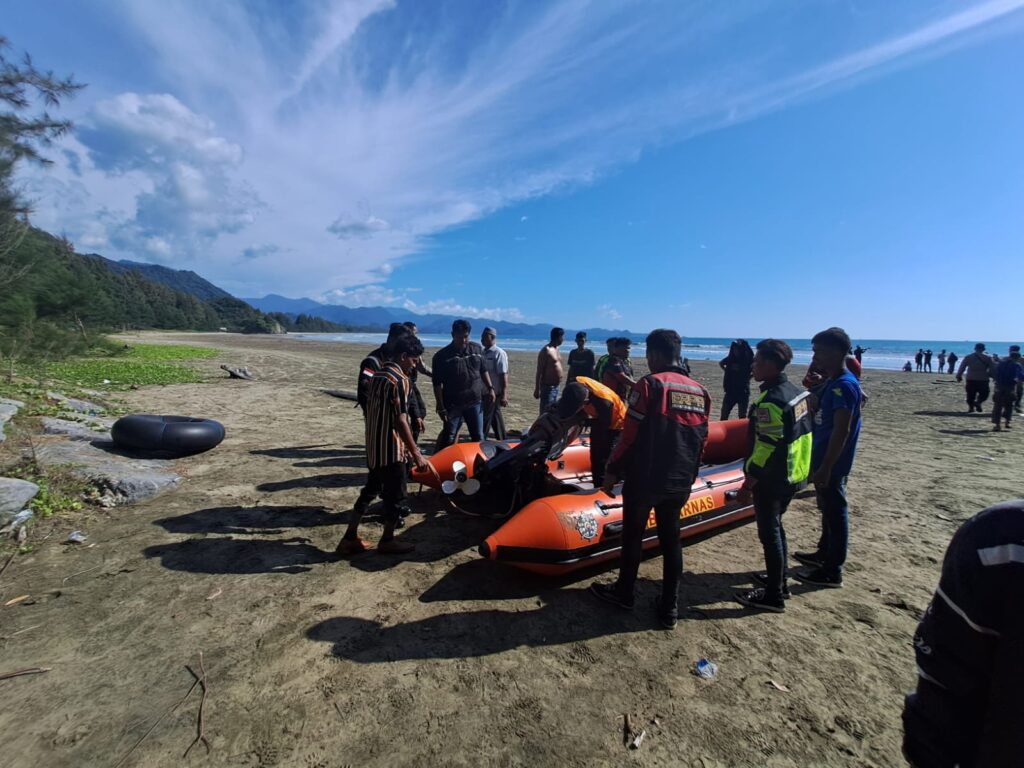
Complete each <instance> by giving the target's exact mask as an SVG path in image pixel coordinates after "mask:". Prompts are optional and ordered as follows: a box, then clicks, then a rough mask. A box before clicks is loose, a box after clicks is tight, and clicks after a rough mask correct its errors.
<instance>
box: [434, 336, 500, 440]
mask: <svg viewBox="0 0 1024 768" xmlns="http://www.w3.org/2000/svg"><path fill="white" fill-rule="evenodd" d="M471 330H472V327H471V326H470V324H469V323H468V322H467V321H465V320H456V321H455V322H453V323H452V343H451V344H449V345H448V346H447V347H445V348H444V349H442V350H440V351H439V352H437V353H436V354H435V355H434V358H433V364H432V368H433V373H434V399H435V400H436V402H437V415H438V416H439V417H440V418H441V421H443V422H444V427H443V428H442V430H441V434H440V435H439V436H438V439H437V448H436V449H435V452H436V451H440V450H441V449H442V448H447V447H448V446H449V445H451V444H453V443H454V442H455V441H456V440H457V439H458V435H459V429H460V428H461V427H462V422H463V421H465V422H466V426H467V427H468V428H469V437H470V439H471V440H482V439H483V434H484V408H483V401H484V399H485V398H486V399H487V401H488V402H490V401H491V400H492V399H493V398H494V386H493V384H492V382H491V377H490V376H489V375H488V373H487V371H486V369H485V368H484V364H483V363H484V358H483V347H481V346H480V345H479V344H476V343H475V342H472V341H470V340H469V333H470V331H471Z"/></svg>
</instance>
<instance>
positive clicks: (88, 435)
mask: <svg viewBox="0 0 1024 768" xmlns="http://www.w3.org/2000/svg"><path fill="white" fill-rule="evenodd" d="M91 423H95V424H96V425H97V426H99V427H100V428H101V429H99V430H98V431H97V430H95V429H92V428H91V427H90V426H89V425H88V424H81V423H79V422H77V421H69V420H68V419H54V418H51V417H49V416H45V417H44V418H43V432H45V433H46V434H48V435H64V436H65V437H69V438H71V439H72V440H85V441H87V442H88V441H92V440H101V441H106V440H110V439H111V438H110V428H111V427H112V426H113V425H114V419H109V418H105V417H103V416H97V417H96V418H95V419H92V420H91Z"/></svg>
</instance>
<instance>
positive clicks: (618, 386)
mask: <svg viewBox="0 0 1024 768" xmlns="http://www.w3.org/2000/svg"><path fill="white" fill-rule="evenodd" d="M632 345H633V342H631V341H630V340H629V339H627V338H626V337H625V336H622V337H620V338H617V339H616V340H615V346H614V347H613V348H612V356H611V357H609V358H608V364H607V365H606V366H605V367H604V370H603V371H602V372H601V383H602V384H604V385H605V386H606V387H608V388H609V389H611V390H612V391H613V392H614V393H615V394H617V395H618V396H619V397H620V398H622V400H624V401H625V400H627V399H629V393H630V392H631V391H632V389H633V385H634V384H635V383H636V380H635V379H634V378H633V364H632V363H630V362H629V350H630V347H631V346H632Z"/></svg>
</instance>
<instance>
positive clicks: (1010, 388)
mask: <svg viewBox="0 0 1024 768" xmlns="http://www.w3.org/2000/svg"><path fill="white" fill-rule="evenodd" d="M993 378H994V379H995V384H996V391H995V394H993V395H992V423H993V424H995V427H993V431H994V432H1002V431H1003V430H1004V429H1009V428H1010V417H1011V416H1012V415H1013V408H1014V402H1015V401H1016V399H1017V388H1018V387H1019V386H1020V383H1021V382H1022V381H1024V364H1022V363H1021V359H1020V347H1019V346H1018V345H1016V344H1014V345H1013V346H1012V347H1010V356H1009V357H1008V358H1006V359H1005V360H1002V361H1000V362H999V364H998V365H996V371H995V375H994V376H993ZM1000 417H1002V419H1003V420H1004V421H1005V422H1006V426H1005V427H1001V426H999V420H1000Z"/></svg>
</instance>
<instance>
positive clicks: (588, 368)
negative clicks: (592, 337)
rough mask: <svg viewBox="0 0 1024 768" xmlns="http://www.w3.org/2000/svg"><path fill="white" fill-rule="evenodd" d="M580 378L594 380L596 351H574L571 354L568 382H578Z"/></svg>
mask: <svg viewBox="0 0 1024 768" xmlns="http://www.w3.org/2000/svg"><path fill="white" fill-rule="evenodd" d="M579 376H586V377H587V378H588V379H592V378H594V350H592V349H574V350H572V351H571V352H570V353H569V378H568V381H569V382H573V381H576V379H577V377H579Z"/></svg>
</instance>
